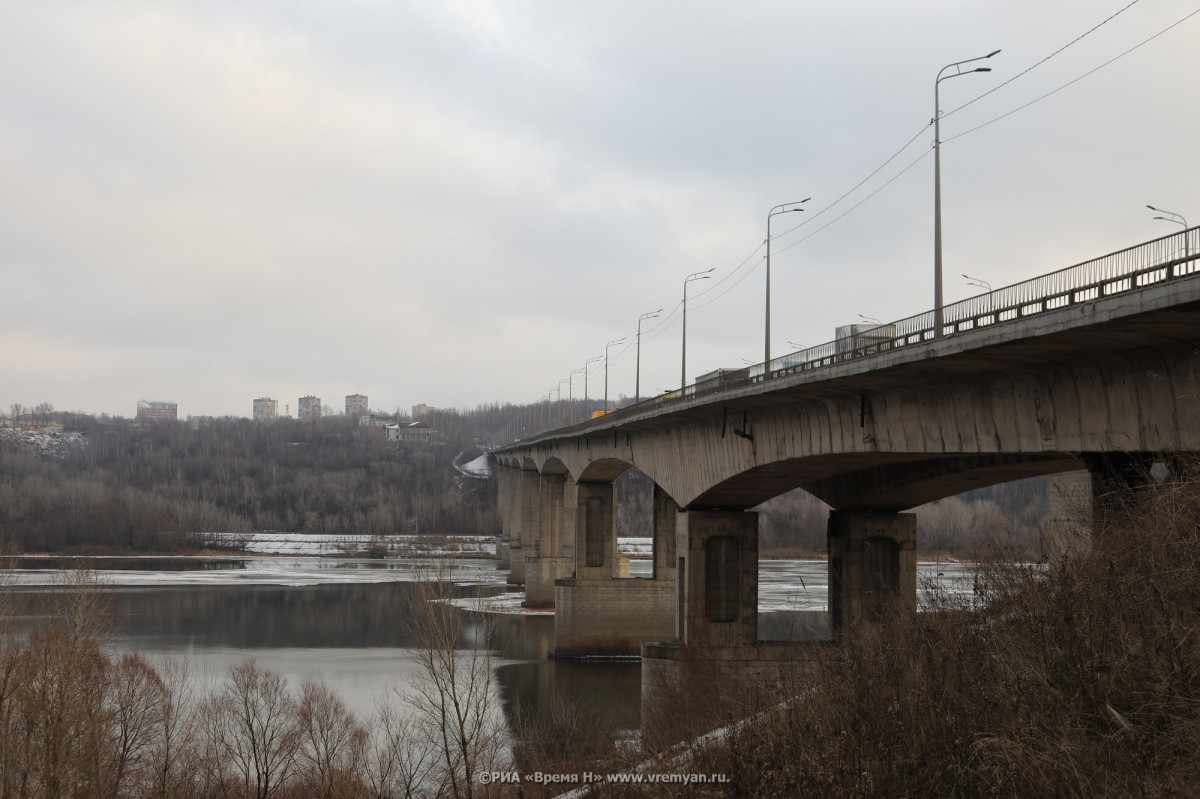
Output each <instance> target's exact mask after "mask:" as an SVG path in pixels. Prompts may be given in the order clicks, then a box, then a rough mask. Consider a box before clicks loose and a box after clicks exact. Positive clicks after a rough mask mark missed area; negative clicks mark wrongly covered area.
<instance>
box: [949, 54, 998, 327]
mask: <svg viewBox="0 0 1200 799" xmlns="http://www.w3.org/2000/svg"><path fill="white" fill-rule="evenodd" d="M999 52H1000V51H999V50H993V51H992V52H990V53H988V54H987V55H983V56H979V57H978V58H968V59H967V60H965V61H955V62H954V63H953V64H947V65H946V66H944V67H942V68H941V70H939V71H938V74H937V80H935V81H934V82H933V335H934V336H940V335H942V124H941V123H942V107H941V100H940V98H939V96H938V87H939V86H940V85H941V82H942V81H944V80H949V79H950V78H957V77H960V76H962V75H970V74H971V73H972V72H991V71H992V70H991V68H990V67H976V68H975V69H968V70H966V71H964V70H963V69H962V65H963V64H970V63H972V62H974V61H983V60H984V59H986V58H991V57H992V56H994V55H996V54H997V53H999ZM948 69H953V70H955V71H954V72H951V73H950V74H949V75H943V74H942V73H943V72H945V71H946V70H948Z"/></svg>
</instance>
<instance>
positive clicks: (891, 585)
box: [829, 511, 917, 637]
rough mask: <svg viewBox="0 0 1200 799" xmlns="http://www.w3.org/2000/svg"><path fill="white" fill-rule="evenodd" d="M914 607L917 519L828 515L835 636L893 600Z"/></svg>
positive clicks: (895, 515) (881, 610)
mask: <svg viewBox="0 0 1200 799" xmlns="http://www.w3.org/2000/svg"><path fill="white" fill-rule="evenodd" d="M897 603H898V604H899V606H900V608H902V609H904V610H909V611H915V610H916V609H917V517H916V516H915V515H914V514H911V513H854V512H850V511H833V512H831V513H830V514H829V616H830V627H831V629H832V632H833V635H834V636H835V637H838V636H841V635H842V634H843V633H844V632H845V631H846V630H847V629H848V628H852V627H853V626H854V625H856V624H858V623H860V622H862V621H867V620H875V619H878V618H880V617H881V616H883V615H884V614H885V613H887V612H888V611H889V610H890V609H891V608H892V607H893V606H894V605H895V604H897Z"/></svg>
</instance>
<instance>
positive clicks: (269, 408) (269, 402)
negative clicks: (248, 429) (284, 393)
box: [254, 397, 279, 422]
mask: <svg viewBox="0 0 1200 799" xmlns="http://www.w3.org/2000/svg"><path fill="white" fill-rule="evenodd" d="M278 417H279V403H278V402H276V401H275V400H273V399H271V398H270V397H259V398H258V399H256V400H254V418H255V420H257V421H260V422H265V421H267V420H269V419H276V418H278Z"/></svg>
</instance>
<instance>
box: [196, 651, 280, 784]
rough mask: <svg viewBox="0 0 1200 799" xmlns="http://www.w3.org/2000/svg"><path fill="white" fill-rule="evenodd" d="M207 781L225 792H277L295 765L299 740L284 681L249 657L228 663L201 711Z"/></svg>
mask: <svg viewBox="0 0 1200 799" xmlns="http://www.w3.org/2000/svg"><path fill="white" fill-rule="evenodd" d="M202 724H203V734H204V738H205V744H206V750H207V751H206V757H205V759H206V761H207V765H208V772H209V774H208V782H209V787H210V789H212V790H215V791H217V792H218V793H219V794H220V795H224V796H253V797H256V799H268V797H270V796H273V795H275V794H276V793H277V792H278V791H279V789H280V788H281V787H282V786H283V784H284V783H285V782H286V781H287V779H288V777H289V776H291V774H292V772H293V770H294V768H295V759H296V749H297V747H298V746H299V743H300V735H299V729H298V725H297V723H296V701H295V699H294V698H293V697H292V695H291V693H290V692H289V691H288V686H287V681H286V680H285V679H284V678H283V677H282V676H280V675H279V674H277V673H275V672H273V671H268V670H265V669H260V668H259V667H258V664H256V663H255V662H254V661H253V660H245V661H242V662H241V663H237V664H235V665H233V666H230V667H229V676H228V678H227V679H226V681H225V685H224V687H223V688H222V689H221V690H220V691H219V692H217V693H216V694H215V695H213V696H212V697H210V699H209V703H208V706H207V707H206V708H205V712H204V713H203V714H202Z"/></svg>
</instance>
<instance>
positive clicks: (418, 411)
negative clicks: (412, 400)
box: [412, 402, 437, 419]
mask: <svg viewBox="0 0 1200 799" xmlns="http://www.w3.org/2000/svg"><path fill="white" fill-rule="evenodd" d="M436 411H437V408H435V407H433V406H432V405H426V404H425V403H423V402H422V403H421V404H419V405H414V406H412V418H413V419H420V418H422V417H425V416H428V415H429V414H431V413H435V412H436Z"/></svg>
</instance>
